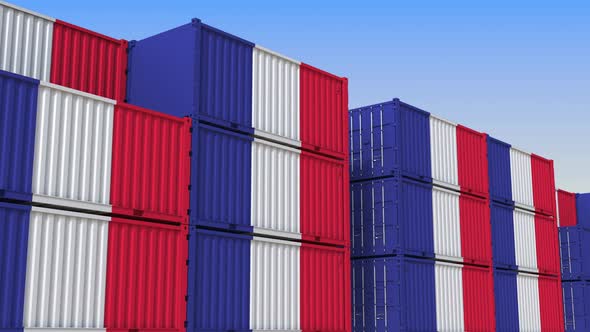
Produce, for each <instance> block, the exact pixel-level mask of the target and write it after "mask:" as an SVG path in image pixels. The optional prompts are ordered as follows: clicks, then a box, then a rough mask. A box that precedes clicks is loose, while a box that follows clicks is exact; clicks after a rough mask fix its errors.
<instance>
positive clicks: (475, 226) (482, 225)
mask: <svg viewBox="0 0 590 332" xmlns="http://www.w3.org/2000/svg"><path fill="white" fill-rule="evenodd" d="M459 211H460V215H461V254H462V256H463V261H464V262H467V263H477V264H481V265H485V266H489V265H491V262H492V234H491V233H492V231H491V225H490V208H489V201H488V200H487V199H482V198H479V197H474V196H470V195H466V194H461V197H460V199H459Z"/></svg>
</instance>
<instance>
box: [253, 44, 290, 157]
mask: <svg viewBox="0 0 590 332" xmlns="http://www.w3.org/2000/svg"><path fill="white" fill-rule="evenodd" d="M252 58H253V64H252V72H253V73H252V80H253V81H252V126H253V127H254V130H255V133H256V135H260V136H264V137H266V138H269V139H273V140H278V141H281V142H284V143H286V144H292V145H297V146H300V145H301V141H300V137H299V118H300V114H299V65H300V62H299V61H295V60H292V59H289V58H287V57H285V56H283V55H280V54H277V53H275V52H273V51H270V50H267V49H265V48H262V47H260V46H256V47H254V50H253V55H252Z"/></svg>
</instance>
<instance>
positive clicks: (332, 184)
mask: <svg viewBox="0 0 590 332" xmlns="http://www.w3.org/2000/svg"><path fill="white" fill-rule="evenodd" d="M300 172H301V173H300V174H301V183H300V186H301V188H300V190H301V194H300V197H301V233H302V234H303V235H302V238H303V240H308V241H316V242H323V243H328V244H337V245H345V246H348V245H349V243H350V222H349V220H350V215H349V211H350V210H349V195H350V190H349V184H348V166H347V162H345V161H342V160H336V159H333V158H328V157H323V156H321V155H318V154H315V153H310V152H307V151H302V152H301V171H300Z"/></svg>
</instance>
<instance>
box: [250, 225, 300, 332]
mask: <svg viewBox="0 0 590 332" xmlns="http://www.w3.org/2000/svg"><path fill="white" fill-rule="evenodd" d="M250 248H251V251H250V329H252V330H283V331H287V330H289V331H293V330H299V329H300V303H301V299H300V285H301V281H300V278H299V276H300V272H301V267H300V249H301V247H300V244H299V243H296V242H287V241H281V240H272V239H267V238H257V237H254V239H253V240H252V242H251V245H250Z"/></svg>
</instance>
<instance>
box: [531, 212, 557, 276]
mask: <svg viewBox="0 0 590 332" xmlns="http://www.w3.org/2000/svg"><path fill="white" fill-rule="evenodd" d="M535 242H536V244H537V269H538V270H539V272H541V273H545V274H551V275H559V271H560V264H559V235H558V234H557V225H556V224H555V220H554V219H552V218H549V217H547V216H544V215H542V214H540V213H537V214H536V215H535Z"/></svg>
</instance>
